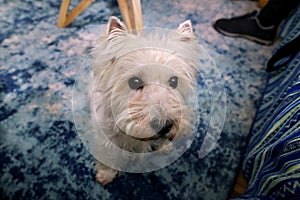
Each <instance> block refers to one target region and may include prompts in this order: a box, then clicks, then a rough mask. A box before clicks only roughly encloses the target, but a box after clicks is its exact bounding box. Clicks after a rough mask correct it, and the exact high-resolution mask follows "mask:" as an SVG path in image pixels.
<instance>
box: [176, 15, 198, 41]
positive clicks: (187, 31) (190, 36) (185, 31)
mask: <svg viewBox="0 0 300 200" xmlns="http://www.w3.org/2000/svg"><path fill="white" fill-rule="evenodd" d="M177 32H178V33H180V34H181V35H182V36H183V38H182V39H181V40H182V41H184V42H186V41H190V40H194V39H196V36H195V34H194V31H193V26H192V23H191V20H186V21H185V22H183V23H181V24H179V26H178V28H177Z"/></svg>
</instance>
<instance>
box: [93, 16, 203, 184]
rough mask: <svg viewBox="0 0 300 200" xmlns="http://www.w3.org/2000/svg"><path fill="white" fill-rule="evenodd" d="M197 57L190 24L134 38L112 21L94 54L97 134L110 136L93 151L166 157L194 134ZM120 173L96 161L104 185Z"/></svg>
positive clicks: (94, 107)
mask: <svg viewBox="0 0 300 200" xmlns="http://www.w3.org/2000/svg"><path fill="white" fill-rule="evenodd" d="M198 55H199V46H198V43H197V39H196V37H195V35H194V33H193V28H192V24H191V22H190V21H189V20H188V21H185V22H183V23H182V24H180V25H179V27H178V28H177V29H176V30H173V31H165V33H164V34H159V33H158V32H157V31H153V32H151V33H146V30H140V31H137V34H132V33H131V32H129V31H128V30H127V29H126V27H125V25H124V24H123V23H122V22H121V21H120V20H119V19H118V18H116V17H111V18H110V20H109V22H108V24H107V33H106V35H105V36H103V37H101V41H100V42H99V43H98V44H97V45H96V46H95V47H94V49H93V51H92V57H93V77H94V80H91V84H90V86H89V90H90V92H89V93H90V94H89V96H90V100H91V101H90V102H91V113H92V121H93V123H94V129H95V134H96V135H97V134H99V133H100V132H101V134H104V135H105V137H106V138H107V141H106V142H104V143H102V144H97V140H96V139H95V141H96V142H95V144H93V145H94V146H95V149H97V145H102V146H105V145H107V146H109V145H112V146H113V145H115V146H117V147H118V148H120V149H122V150H125V151H128V152H136V153H147V152H154V151H161V152H164V153H168V152H169V151H171V149H172V141H173V140H174V139H175V138H176V137H180V136H185V135H190V134H191V132H192V129H193V127H192V125H193V121H194V120H195V115H194V110H193V109H192V108H191V106H189V101H190V98H189V97H190V96H191V94H192V93H193V91H194V90H195V85H196V84H197V82H196V80H197V72H198V66H199V57H198ZM101 154H103V156H104V157H105V155H104V154H109V152H103V151H101ZM101 156H102V155H100V157H101ZM108 157H109V156H108ZM112 159H115V160H118V159H120V158H112ZM118 172H119V171H118V170H117V169H114V168H113V167H110V166H108V164H107V163H102V162H101V161H97V174H96V179H97V181H98V182H100V183H101V184H102V185H105V184H107V183H110V182H111V181H112V180H113V179H114V178H115V177H116V176H117V174H118Z"/></svg>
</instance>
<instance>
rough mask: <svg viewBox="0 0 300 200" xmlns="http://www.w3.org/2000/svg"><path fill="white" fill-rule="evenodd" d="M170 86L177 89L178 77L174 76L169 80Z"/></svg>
mask: <svg viewBox="0 0 300 200" xmlns="http://www.w3.org/2000/svg"><path fill="white" fill-rule="evenodd" d="M169 85H170V86H171V87H172V88H173V89H175V88H176V87H177V85H178V77H177V76H172V77H171V78H170V80H169Z"/></svg>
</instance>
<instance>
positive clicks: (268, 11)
mask: <svg viewBox="0 0 300 200" xmlns="http://www.w3.org/2000/svg"><path fill="white" fill-rule="evenodd" d="M298 3H299V0H270V1H269V2H268V3H267V4H266V6H265V7H263V8H262V9H261V11H260V12H259V14H258V16H257V18H258V19H259V22H260V23H261V25H262V26H265V27H268V26H272V25H275V26H278V25H279V24H280V23H281V21H282V20H283V19H285V18H286V17H287V16H288V15H289V13H290V12H291V11H292V10H294V9H295V8H297V5H298Z"/></svg>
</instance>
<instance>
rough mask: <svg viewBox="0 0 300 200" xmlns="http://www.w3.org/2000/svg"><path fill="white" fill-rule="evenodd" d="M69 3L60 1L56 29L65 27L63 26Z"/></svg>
mask: <svg viewBox="0 0 300 200" xmlns="http://www.w3.org/2000/svg"><path fill="white" fill-rule="evenodd" d="M70 2H71V0H62V2H61V5H60V11H59V16H58V21H57V27H59V28H63V27H65V26H64V24H65V21H66V19H67V15H68V9H69V6H70Z"/></svg>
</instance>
